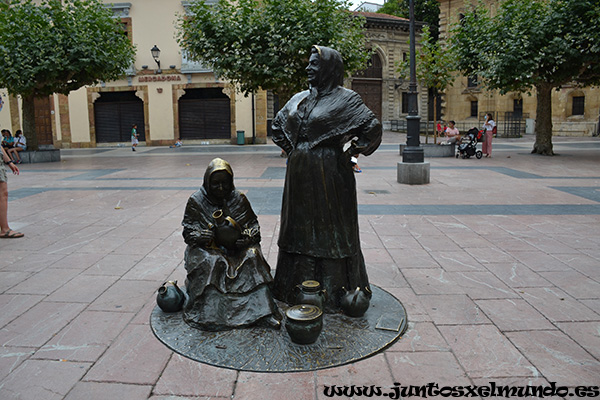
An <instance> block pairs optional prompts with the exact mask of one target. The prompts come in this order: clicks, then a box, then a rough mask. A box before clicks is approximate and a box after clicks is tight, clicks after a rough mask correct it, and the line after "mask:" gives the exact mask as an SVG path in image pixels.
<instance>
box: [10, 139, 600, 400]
mask: <svg viewBox="0 0 600 400" xmlns="http://www.w3.org/2000/svg"><path fill="white" fill-rule="evenodd" d="M405 140H406V139H405V137H404V136H403V135H400V134H395V133H391V132H386V135H385V139H384V143H383V144H382V146H381V148H380V149H379V150H378V151H377V152H376V153H375V154H373V155H372V156H370V157H360V158H359V164H360V166H361V168H362V170H363V172H362V173H361V174H356V179H357V192H358V200H359V222H360V233H361V244H362V250H363V253H364V256H365V260H366V263H367V268H368V273H369V277H370V281H371V283H372V284H374V285H377V286H379V287H380V288H382V289H384V290H386V291H388V292H389V293H391V294H393V295H394V296H395V297H397V298H398V299H399V300H400V301H401V302H402V304H403V305H404V307H405V308H406V310H407V313H408V319H409V327H408V330H407V332H406V333H405V335H404V336H403V337H402V338H401V339H400V340H399V341H397V342H396V343H394V344H393V345H392V346H390V347H389V348H387V349H385V350H384V351H382V352H380V353H378V354H376V355H374V356H372V357H370V358H367V359H364V360H361V361H358V362H355V363H352V364H348V365H344V366H341V367H336V368H331V369H323V370H317V371H310V372H301V373H253V372H244V371H235V370H230V369H223V368H217V367H214V366H210V365H206V364H200V363H197V362H195V361H191V360H188V359H186V358H184V357H182V356H180V355H178V354H176V353H173V352H172V351H171V350H169V349H168V348H167V347H166V346H164V345H163V344H162V343H161V342H159V341H158V340H157V339H156V338H155V337H154V335H153V333H152V331H151V328H150V324H149V316H150V313H151V311H152V309H153V308H154V307H155V304H156V303H155V297H156V290H157V288H158V287H159V286H160V285H161V284H162V283H163V282H164V281H165V280H167V279H176V280H178V281H179V282H183V281H184V280H185V273H184V268H183V264H182V259H183V251H184V249H185V245H184V243H183V239H182V236H181V219H182V217H183V211H184V207H185V203H186V201H187V199H188V197H189V196H190V195H191V194H192V193H193V192H194V191H195V190H197V188H198V187H199V186H200V185H201V184H202V177H203V174H204V170H205V168H206V166H207V165H208V163H209V162H210V161H211V160H212V159H213V158H214V157H221V158H224V159H226V160H227V161H229V162H230V163H231V165H232V167H233V170H234V174H235V184H236V187H237V188H238V189H240V190H242V191H244V192H245V193H246V194H247V195H248V198H249V199H250V201H251V203H252V206H253V208H254V209H255V211H256V213H257V214H258V216H259V222H260V224H261V231H262V238H263V239H262V249H263V252H264V253H265V256H266V257H267V259H268V261H269V263H270V265H271V267H272V268H275V265H276V258H277V243H276V242H277V235H278V225H279V210H280V206H281V204H280V202H281V193H282V188H283V178H284V174H285V159H284V158H281V157H279V150H278V149H277V148H276V147H275V146H273V145H255V146H250V145H245V146H235V145H227V146H218V145H214V146H185V145H184V147H182V148H177V149H170V148H167V147H138V149H137V151H136V152H135V153H134V152H132V151H131V150H130V149H129V148H97V149H73V150H62V151H61V153H62V162H60V163H45V164H22V165H20V168H21V175H20V176H12V175H11V176H10V177H9V182H8V185H9V196H10V198H9V221H10V224H11V227H12V228H13V229H15V230H19V231H21V232H24V233H25V235H26V236H25V238H23V239H16V240H0V307H1V310H2V312H1V313H0V343H1V344H2V346H1V347H0V398H1V399H3V400H4V399H25V400H44V399H69V400H73V399H85V400H94V399H127V400H138V399H154V400H159V399H164V400H166V399H231V398H233V399H243V400H251V399H261V400H264V399H290V400H292V399H293V400H304V399H325V398H330V397H327V396H325V394H324V389H325V388H326V387H329V386H332V385H336V386H344V385H356V386H363V385H366V386H370V385H375V386H380V387H382V389H383V390H384V391H389V388H390V387H392V386H393V385H394V382H399V383H401V384H402V385H418V386H420V385H427V384H428V383H430V382H434V383H437V384H438V385H439V386H440V387H441V386H448V385H449V386H466V385H488V384H489V382H495V383H496V384H498V385H512V386H524V385H542V386H546V385H549V383H550V382H556V384H557V386H566V387H569V388H572V389H573V388H575V387H577V386H593V385H596V386H598V385H600V333H599V332H600V139H598V138H561V137H555V138H554V149H555V152H557V153H558V155H557V156H555V157H544V156H536V155H531V154H529V153H530V150H531V148H532V140H533V139H532V138H531V137H526V138H521V139H510V140H508V139H495V140H494V145H493V146H494V148H493V157H492V158H491V159H487V158H484V159H481V160H477V159H466V160H464V159H455V158H428V159H426V161H428V162H430V164H431V183H430V184H428V185H418V186H408V185H401V184H399V183H397V182H396V169H397V163H398V162H399V161H401V157H400V156H399V154H398V144H400V143H405ZM240 351H243V349H240ZM337 398H347V397H343V396H341V397H337ZM355 398H361V397H358V396H356V397H355ZM380 398H384V397H383V396H382V397H380Z"/></svg>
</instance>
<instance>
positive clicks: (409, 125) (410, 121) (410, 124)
mask: <svg viewBox="0 0 600 400" xmlns="http://www.w3.org/2000/svg"><path fill="white" fill-rule="evenodd" d="M409 6H410V15H409V17H410V33H409V35H410V36H409V40H410V82H409V85H408V116H407V117H406V146H405V147H404V149H403V150H402V162H399V163H398V178H397V181H398V182H399V183H405V184H409V185H422V184H426V183H429V163H428V162H424V158H425V155H424V152H423V148H422V147H421V145H420V141H419V134H420V131H421V127H420V123H421V117H420V116H419V105H418V92H417V72H416V55H415V53H416V50H415V42H416V40H415V4H414V0H410V3H409Z"/></svg>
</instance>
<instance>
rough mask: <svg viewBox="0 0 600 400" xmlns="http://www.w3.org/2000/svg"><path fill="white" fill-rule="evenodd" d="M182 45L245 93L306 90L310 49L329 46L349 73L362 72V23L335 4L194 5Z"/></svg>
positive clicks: (182, 29)
mask: <svg viewBox="0 0 600 400" xmlns="http://www.w3.org/2000/svg"><path fill="white" fill-rule="evenodd" d="M178 29H179V34H178V41H179V44H180V45H181V47H182V48H183V49H185V51H187V52H188V54H189V55H190V57H191V58H192V59H194V60H196V61H201V62H204V63H205V64H207V65H208V66H210V67H211V68H212V69H213V71H214V72H215V74H216V75H217V76H220V77H222V78H224V79H227V80H229V81H231V82H234V83H235V84H237V85H239V87H240V89H241V90H242V92H243V93H244V94H248V93H251V92H255V91H256V90H258V89H265V90H273V91H275V92H276V93H278V94H280V95H281V96H282V97H283V98H288V97H289V96H291V95H292V94H293V93H296V92H298V91H300V90H302V89H304V88H306V85H307V80H306V71H305V67H306V64H307V61H308V56H309V54H310V48H311V46H312V45H315V44H318V45H323V46H329V47H332V48H335V49H336V50H338V51H339V52H340V53H341V54H342V57H343V58H344V65H345V68H346V73H347V74H350V73H352V72H354V71H357V70H360V69H363V68H364V67H365V65H366V62H367V60H368V59H369V58H370V53H369V52H368V51H366V49H365V37H364V19H363V18H357V17H354V16H352V14H351V13H350V12H349V11H347V3H343V2H342V3H340V2H338V1H337V0H319V1H312V0H236V1H233V0H220V1H219V2H218V3H217V4H216V5H214V6H208V5H206V4H205V3H204V2H196V3H194V4H193V6H192V7H191V13H190V15H185V16H181V17H180V18H179V22H178Z"/></svg>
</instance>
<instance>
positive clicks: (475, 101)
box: [471, 100, 479, 117]
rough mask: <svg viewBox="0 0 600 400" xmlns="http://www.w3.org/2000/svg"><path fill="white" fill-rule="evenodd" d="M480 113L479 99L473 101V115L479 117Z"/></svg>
mask: <svg viewBox="0 0 600 400" xmlns="http://www.w3.org/2000/svg"><path fill="white" fill-rule="evenodd" d="M478 115H479V104H478V103H477V100H474V101H471V117H477V116H478Z"/></svg>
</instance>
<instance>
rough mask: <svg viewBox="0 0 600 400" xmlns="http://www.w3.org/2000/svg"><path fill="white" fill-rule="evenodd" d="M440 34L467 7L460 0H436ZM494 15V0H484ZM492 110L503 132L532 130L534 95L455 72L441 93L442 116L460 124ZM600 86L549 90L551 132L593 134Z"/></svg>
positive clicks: (599, 126)
mask: <svg viewBox="0 0 600 400" xmlns="http://www.w3.org/2000/svg"><path fill="white" fill-rule="evenodd" d="M439 3H440V37H441V38H444V37H447V35H448V32H449V27H450V26H451V25H452V24H456V23H458V22H459V18H460V14H461V13H463V12H465V11H466V10H467V7H469V5H468V3H467V2H465V1H463V0H439ZM485 3H486V4H487V6H488V7H489V9H490V13H491V15H495V13H496V9H497V6H498V1H497V0H487V1H486V2H485ZM488 112H490V113H492V114H493V115H494V116H495V120H496V122H497V123H498V133H499V134H500V135H503V136H521V135H524V134H533V133H534V128H535V118H536V95H535V91H534V92H533V93H532V94H531V95H528V94H521V93H515V92H513V93H508V94H506V95H500V94H499V93H498V92H497V91H488V90H484V89H482V88H481V87H480V86H479V85H478V84H477V80H476V79H473V78H468V77H464V76H458V75H457V76H456V79H455V81H454V84H453V85H452V86H451V87H449V88H448V89H447V90H446V91H445V93H444V110H443V114H444V119H445V120H451V119H452V120H455V121H456V122H457V125H458V126H459V128H461V130H462V129H466V128H468V127H471V126H477V127H480V126H481V125H482V124H483V116H484V115H485V113H488ZM599 117H600V88H578V87H576V86H575V85H563V86H562V87H561V88H560V89H559V90H558V91H553V93H552V125H553V134H554V135H561V136H592V135H594V136H595V135H598V133H599V130H600V121H599Z"/></svg>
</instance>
